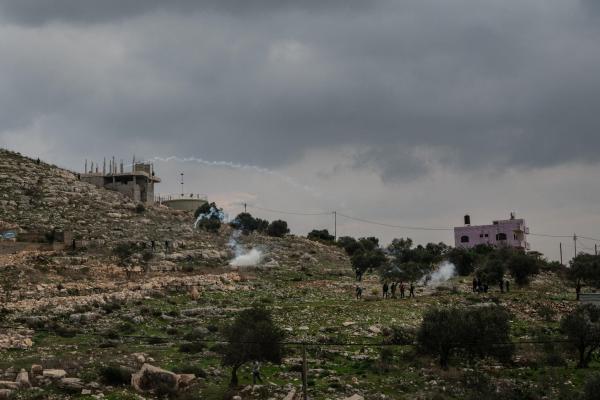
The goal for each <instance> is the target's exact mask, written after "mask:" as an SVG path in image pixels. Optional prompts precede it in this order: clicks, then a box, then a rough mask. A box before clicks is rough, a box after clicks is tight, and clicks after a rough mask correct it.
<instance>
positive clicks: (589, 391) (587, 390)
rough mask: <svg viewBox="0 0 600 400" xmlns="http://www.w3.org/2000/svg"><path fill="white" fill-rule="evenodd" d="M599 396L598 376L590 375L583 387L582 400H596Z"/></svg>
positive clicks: (599, 384) (599, 378)
mask: <svg viewBox="0 0 600 400" xmlns="http://www.w3.org/2000/svg"><path fill="white" fill-rule="evenodd" d="M599 394H600V374H593V375H590V376H589V377H588V378H587V380H586V381H585V385H584V387H583V395H582V396H581V399H582V400H597V399H598V395H599Z"/></svg>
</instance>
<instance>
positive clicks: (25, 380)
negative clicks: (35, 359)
mask: <svg viewBox="0 0 600 400" xmlns="http://www.w3.org/2000/svg"><path fill="white" fill-rule="evenodd" d="M15 383H16V384H17V385H19V387H20V388H21V389H29V388H31V382H30V381H29V373H28V372H27V371H25V370H24V369H22V370H21V372H19V373H18V374H17V378H16V379H15Z"/></svg>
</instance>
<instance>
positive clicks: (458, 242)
mask: <svg viewBox="0 0 600 400" xmlns="http://www.w3.org/2000/svg"><path fill="white" fill-rule="evenodd" d="M527 234H529V228H528V227H527V225H525V220H524V219H522V218H521V219H517V218H515V215H514V213H511V215H510V219H505V220H499V221H493V222H492V224H491V225H471V217H470V216H468V215H465V226H461V227H456V228H454V245H455V247H466V248H471V247H475V246H477V245H479V244H489V245H492V246H498V247H500V246H508V247H514V248H517V249H523V250H529V248H530V247H529V243H528V242H527V237H526V235H527Z"/></svg>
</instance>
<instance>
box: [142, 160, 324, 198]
mask: <svg viewBox="0 0 600 400" xmlns="http://www.w3.org/2000/svg"><path fill="white" fill-rule="evenodd" d="M147 161H156V162H171V161H176V162H181V163H197V164H203V165H207V166H210V167H222V168H223V167H224V168H232V169H239V170H246V171H253V172H257V173H259V174H263V175H269V176H275V177H277V178H279V179H282V180H283V181H285V182H286V183H288V184H290V185H291V186H294V187H296V188H298V189H301V190H304V191H306V192H310V193H312V194H314V195H318V193H317V192H316V190H315V189H314V188H313V187H311V186H308V185H303V184H301V183H300V182H298V181H296V180H295V179H294V178H292V177H290V176H287V175H284V174H282V173H280V172H277V171H273V170H271V169H268V168H263V167H259V166H256V165H248V164H239V163H235V162H231V161H208V160H205V159H203V158H198V157H177V156H170V157H159V156H155V157H152V158H150V159H148V160H147Z"/></svg>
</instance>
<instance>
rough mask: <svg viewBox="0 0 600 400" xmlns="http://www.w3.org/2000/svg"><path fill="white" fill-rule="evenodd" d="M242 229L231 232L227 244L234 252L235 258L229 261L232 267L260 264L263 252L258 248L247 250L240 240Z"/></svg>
mask: <svg viewBox="0 0 600 400" xmlns="http://www.w3.org/2000/svg"><path fill="white" fill-rule="evenodd" d="M240 234H241V231H239V230H236V231H233V233H232V234H231V238H229V243H228V244H227V245H228V246H229V247H230V248H231V249H232V250H233V252H234V254H235V258H234V259H233V260H231V261H230V262H229V265H230V266H232V267H254V266H257V265H259V264H260V263H261V262H262V259H263V252H262V251H260V250H259V249H257V248H253V249H251V250H250V251H246V249H244V247H243V246H241V245H240V244H239V242H238V238H239V237H240Z"/></svg>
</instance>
